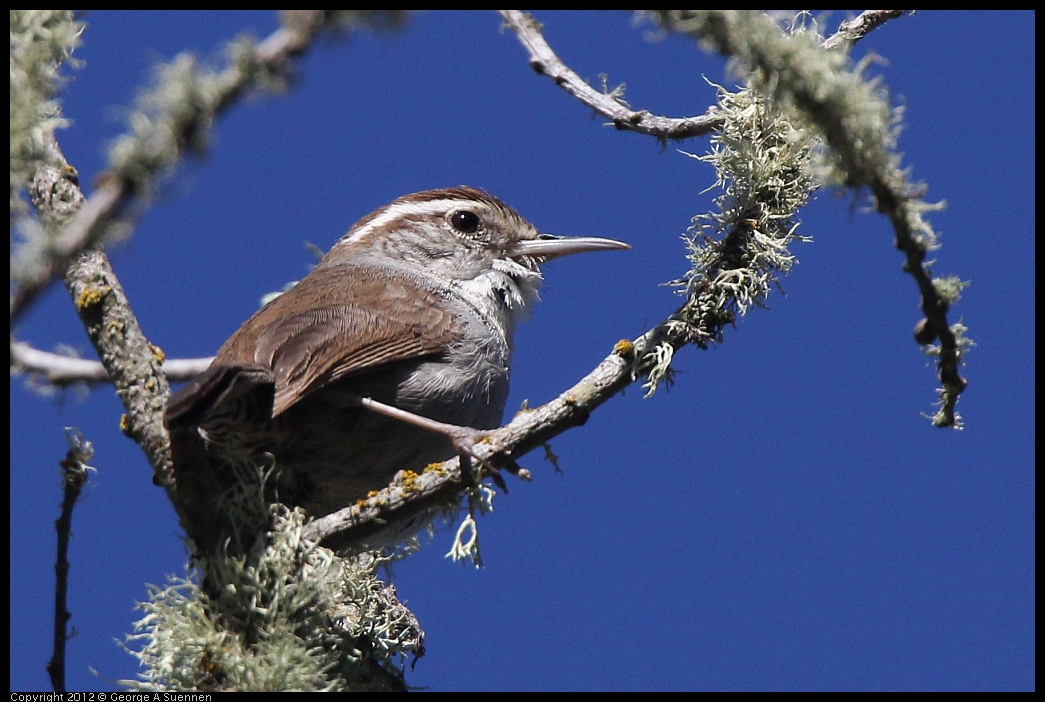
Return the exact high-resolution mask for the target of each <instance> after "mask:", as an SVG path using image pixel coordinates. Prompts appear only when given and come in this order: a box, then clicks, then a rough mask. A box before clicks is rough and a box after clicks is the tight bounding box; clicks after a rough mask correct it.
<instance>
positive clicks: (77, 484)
mask: <svg viewBox="0 0 1045 702" xmlns="http://www.w3.org/2000/svg"><path fill="white" fill-rule="evenodd" d="M66 434H67V436H68V439H69V451H68V452H67V453H66V455H65V458H64V459H62V460H61V461H59V462H58V464H59V465H60V466H61V467H62V476H63V477H64V479H65V490H64V496H63V498H62V513H61V515H60V516H59V517H58V519H56V520H55V522H54V528H55V530H56V531H57V532H58V553H57V556H56V558H55V563H54V575H55V587H54V643H53V651H52V653H51V660H50V661H48V662H47V674H48V675H49V676H50V677H51V687H52V688H53V689H54V691H55V692H65V642H66V641H68V640H69V634H68V632H67V630H66V625H67V624H68V623H69V619H70V618H72V615H71V614H70V613H69V609H68V607H67V602H66V599H67V597H66V596H67V594H68V591H69V537H70V536H71V535H72V526H73V508H75V507H76V503H77V501H78V500H79V499H80V492H81V491H82V490H83V486H84V485H85V484H86V483H87V474H88V471H90V470H94V469H93V468H91V466H89V465H87V461H89V460H91V457H92V456H93V455H94V448H93V447H92V446H91V442H90V441H85V440H84V438H83V436H81V435H80V433H79V432H78V431H76V430H73V429H66Z"/></svg>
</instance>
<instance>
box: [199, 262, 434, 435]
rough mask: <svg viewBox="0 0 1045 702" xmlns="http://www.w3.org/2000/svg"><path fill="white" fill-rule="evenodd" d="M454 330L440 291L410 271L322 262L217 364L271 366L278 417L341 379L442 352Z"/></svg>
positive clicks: (249, 325) (261, 314)
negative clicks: (429, 287) (423, 284)
mask: <svg viewBox="0 0 1045 702" xmlns="http://www.w3.org/2000/svg"><path fill="white" fill-rule="evenodd" d="M375 300H380V304H375V302H374V301H375ZM453 330H454V324H453V315H452V314H451V313H450V312H448V311H446V309H445V304H442V301H441V299H440V298H439V296H438V294H437V293H433V292H431V291H429V290H426V289H424V288H422V287H421V286H420V285H418V284H417V283H416V282H415V281H414V280H412V279H411V278H410V277H408V276H407V275H406V274H404V273H401V272H399V271H394V270H390V269H384V268H375V267H371V266H356V265H332V266H320V267H318V268H316V269H315V270H314V271H313V272H312V273H311V274H309V275H308V276H306V277H305V278H304V279H303V280H302V281H301V282H300V283H298V284H297V285H296V286H294V287H293V288H291V289H290V290H289V291H287V292H286V293H284V294H283V295H281V296H280V297H278V298H276V299H275V300H273V301H272V302H271V303H270V304H268V305H266V306H265V307H264V308H262V309H261V310H259V311H258V313H257V314H255V315H254V316H253V317H251V318H250V319H249V320H247V322H246V323H245V324H244V325H243V326H242V327H240V329H239V330H238V331H237V332H236V333H235V334H233V335H232V337H231V338H229V340H228V341H226V342H225V344H224V345H223V346H222V347H221V350H219V351H218V356H217V358H216V359H215V360H214V364H213V365H214V366H218V365H226V366H254V367H262V368H267V369H269V370H271V372H272V375H273V377H274V379H275V383H276V390H275V400H274V403H273V408H272V415H273V416H277V415H279V414H280V413H282V412H284V411H285V410H286V409H287V408H289V407H291V406H292V405H293V404H294V403H296V402H297V401H298V400H300V399H301V398H302V397H304V396H305V395H307V394H309V393H312V392H315V391H316V390H319V389H320V388H323V387H325V386H326V385H328V384H330V383H332V382H334V381H336V380H338V379H340V378H344V377H347V376H349V375H352V374H355V373H359V372H362V371H364V370H370V369H374V368H376V367H379V366H383V365H386V364H391V363H396V362H400V361H405V360H412V359H419V358H423V357H425V356H433V355H438V354H440V353H443V352H444V351H446V349H447V348H449V346H450V345H451V344H452V343H453V341H454V334H453Z"/></svg>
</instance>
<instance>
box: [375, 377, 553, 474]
mask: <svg viewBox="0 0 1045 702" xmlns="http://www.w3.org/2000/svg"><path fill="white" fill-rule="evenodd" d="M359 404H361V405H362V406H363V407H366V408H367V409H369V410H371V411H372V412H377V413H378V414H383V415H385V416H386V417H393V418H395V419H398V420H400V421H403V422H407V423H408V424H413V425H414V426H418V427H421V428H423V429H428V430H430V431H434V432H436V433H437V434H442V435H443V436H446V437H447V438H449V439H450V441H452V442H453V444H454V449H456V451H457V453H458V455H459V456H461V457H462V458H463V459H469V460H474V461H478V462H479V464H480V465H482V466H484V467H486V468H488V469H489V470H490V475H491V477H492V478H493V479H494V482H496V483H497V486H498V487H499V488H501V489H502V490H504V491H505V493H507V492H508V486H507V485H506V484H505V482H504V478H502V477H501V475H500V472H499V471H498V469H497V466H494V465H492V464H491V463H490V462H489V461H488V460H486V459H485V458H483V457H482V456H479V455H478V454H477V453H476V452H475V450H474V449H475V445H476V444H478V443H479V442H480V441H482V440H483V439H485V438H486V437H487V436H489V435H490V434H489V432H485V431H480V430H478V429H472V428H471V427H461V426H458V425H456V424H446V423H445V422H437V421H436V420H434V419H429V418H428V417H422V416H421V415H419V414H414V413H413V412H407V411H406V410H401V409H399V408H398V407H393V406H392V405H386V404H385V403H383V402H378V401H377V400H374V399H372V398H369V397H360V398H359ZM463 467H464V466H462V468H463ZM505 470H507V471H508V472H509V473H511V474H512V475H514V476H516V477H517V478H519V479H520V480H525V481H530V480H532V479H533V476H532V475H531V474H530V471H528V470H527V469H526V468H523V467H522V466H520V465H519V464H518V463H516V462H515V461H510V462H509V463H508V465H507V466H505Z"/></svg>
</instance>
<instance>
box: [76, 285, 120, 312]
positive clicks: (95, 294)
mask: <svg viewBox="0 0 1045 702" xmlns="http://www.w3.org/2000/svg"><path fill="white" fill-rule="evenodd" d="M110 292H112V288H110V287H109V286H108V285H97V286H96V285H88V286H87V287H85V288H84V289H83V290H82V291H81V292H80V294H79V296H77V298H76V309H77V310H80V311H83V310H85V309H87V308H88V307H93V306H94V305H99V304H101V302H102V300H104V299H105V296H106V295H108V294H109V293H110Z"/></svg>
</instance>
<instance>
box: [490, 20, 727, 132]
mask: <svg viewBox="0 0 1045 702" xmlns="http://www.w3.org/2000/svg"><path fill="white" fill-rule="evenodd" d="M500 13H501V17H503V18H504V22H505V24H507V25H508V26H509V27H510V28H511V29H512V31H513V32H515V35H516V36H517V37H519V42H520V43H521V44H522V45H523V46H524V47H525V48H526V50H527V51H528V52H530V67H531V68H533V70H534V71H536V72H537V73H538V74H540V75H544V76H548V77H549V78H551V79H552V80H554V81H555V84H556V85H558V86H559V87H560V88H562V89H563V90H565V91H566V92H568V93H569V94H570V95H572V96H573V97H575V98H577V99H578V100H580V101H581V102H582V103H584V104H585V105H587V106H588V107H590V108H591V109H593V110H594V111H595V112H596V113H597V114H600V115H602V116H603V117H605V118H607V119H609V120H610V122H611V123H612V124H613V126H614V127H616V128H617V129H620V130H622V131H630V132H638V133H639V134H648V135H649V136H653V137H656V138H658V139H673V140H676V141H681V140H682V139H689V138H692V137H697V136H703V135H704V134H709V133H711V132H713V131H715V130H716V129H718V128H720V127H721V126H722V117H721V115H718V114H717V113H716V112H715V109H714V108H711V109H709V110H708V112H707V113H706V114H704V115H702V116H700V117H681V118H672V117H660V116H658V115H654V114H651V113H649V112H647V111H646V110H638V111H636V110H632V109H631V108H630V107H628V105H627V104H626V103H625V102H624V101H623V100H622V99H621V98H619V97H618V96H617V95H615V94H612V93H610V94H607V93H603V92H599V91H598V90H595V89H594V88H592V87H591V86H590V85H588V84H587V83H586V82H585V81H584V80H583V79H582V78H581V77H580V76H579V75H577V74H576V73H574V72H573V71H572V70H570V68H569V66H567V65H566V64H565V63H563V62H562V60H561V59H560V58H559V57H558V56H556V55H555V52H554V51H552V48H551V46H549V45H548V42H546V41H545V40H544V37H543V36H542V35H541V31H540V24H539V23H538V22H537V20H535V19H534V18H533V17H532V16H530V15H528V14H526V13H523V12H520V11H519V10H500Z"/></svg>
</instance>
